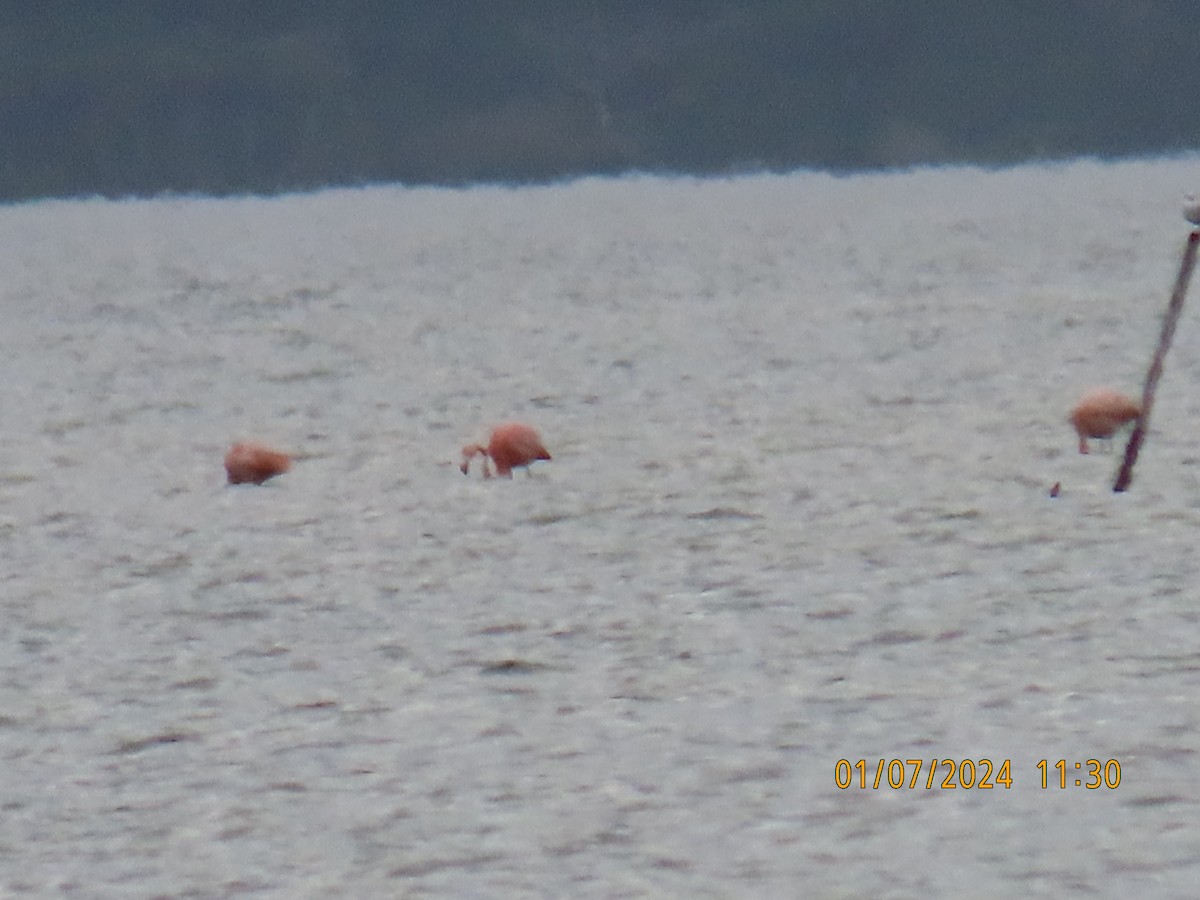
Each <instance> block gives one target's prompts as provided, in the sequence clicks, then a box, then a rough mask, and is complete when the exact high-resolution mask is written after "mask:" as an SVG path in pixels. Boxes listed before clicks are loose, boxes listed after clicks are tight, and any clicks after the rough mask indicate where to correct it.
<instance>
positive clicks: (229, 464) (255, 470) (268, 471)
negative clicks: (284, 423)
mask: <svg viewBox="0 0 1200 900" xmlns="http://www.w3.org/2000/svg"><path fill="white" fill-rule="evenodd" d="M291 467H292V458H291V457H290V456H288V455H287V454H286V453H281V452H279V451H278V450H272V449H271V448H270V447H266V446H264V445H263V444H259V443H256V442H254V441H245V442H242V443H239V444H234V445H233V446H232V447H230V448H229V452H228V453H226V454H225V474H226V475H228V476H229V483H230V484H246V483H250V484H262V483H263V482H264V481H266V480H267V479H268V478H274V477H275V476H276V475H282V474H283V473H284V472H286V471H287V470H288V469H290V468H291Z"/></svg>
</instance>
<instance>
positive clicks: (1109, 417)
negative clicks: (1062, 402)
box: [1070, 388, 1142, 453]
mask: <svg viewBox="0 0 1200 900" xmlns="http://www.w3.org/2000/svg"><path fill="white" fill-rule="evenodd" d="M1141 413H1142V408H1141V406H1140V405H1139V404H1138V403H1137V401H1135V400H1133V399H1131V398H1129V397H1126V396H1125V395H1124V394H1122V393H1119V392H1117V391H1114V390H1112V389H1111V388H1095V389H1093V390H1090V391H1088V392H1087V393H1086V394H1084V395H1083V397H1082V398H1081V399H1080V401H1079V402H1078V403H1077V404H1075V408H1074V409H1073V410H1071V418H1070V422H1071V424H1072V425H1073V426H1074V427H1075V433H1076V434H1077V435H1079V452H1080V453H1087V452H1088V445H1087V442H1088V438H1096V439H1100V440H1107V439H1108V438H1111V437H1112V436H1113V435H1114V434H1116V433H1117V432H1118V431H1120V430H1121V429H1122V428H1123V427H1124V426H1126V425H1128V424H1129V423H1130V422H1132V421H1133V420H1134V419H1136V418H1137V417H1138V416H1140V415H1141Z"/></svg>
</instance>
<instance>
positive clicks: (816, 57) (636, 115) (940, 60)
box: [0, 0, 1200, 200]
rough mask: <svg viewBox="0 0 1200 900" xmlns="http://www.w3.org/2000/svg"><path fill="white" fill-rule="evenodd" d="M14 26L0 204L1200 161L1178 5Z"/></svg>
mask: <svg viewBox="0 0 1200 900" xmlns="http://www.w3.org/2000/svg"><path fill="white" fill-rule="evenodd" d="M3 8H4V10H5V13H4V15H3V16H0V199H3V200H15V199H24V198H33V197H44V196H77V195H86V194H96V193H98V194H104V195H109V196H121V195H126V194H155V193H160V192H166V191H173V192H204V193H216V194H223V193H240V192H247V191H249V192H265V193H271V192H276V191H281V190H294V189H300V188H308V187H315V186H324V185H348V184H361V183H370V182H380V181H384V182H390V181H401V182H406V183H442V184H447V183H448V184H458V183H466V182H476V181H517V182H524V181H544V180H551V179H556V178H562V177H569V176H574V175H581V174H594V173H615V172H625V171H631V170H641V171H653V172H688V173H726V172H731V171H746V170H755V169H763V168H765V169H776V170H778V169H792V168H798V167H814V168H825V169H833V170H837V171H847V170H857V169H863V168H876V167H892V166H903V165H910V164H913V163H938V162H975V163H999V164H1003V163H1009V162H1016V161H1019V160H1028V159H1044V158H1061V157H1071V156H1079V155H1097V156H1104V157H1110V156H1137V155H1146V154H1158V153H1175V152H1178V151H1186V150H1192V149H1195V148H1196V147H1197V146H1200V103H1198V102H1197V101H1198V98H1200V53H1198V52H1197V45H1196V35H1197V33H1198V29H1197V26H1198V25H1200V9H1198V8H1197V7H1196V5H1195V4H1194V3H1193V2H1189V0H1086V2H1083V0H1079V2H1076V0H1054V2H1044V0H1038V2H1029V0H1024V2H1022V0H1001V2H991V3H986V4H984V3H970V4H964V3H958V2H934V0H915V2H906V3H870V2H865V0H829V2H825V0H806V2H782V0H749V2H747V0H655V2H621V0H613V2H598V0H565V2H564V0H555V2H546V0H524V2H520V3H495V2H482V0H481V2H455V0H436V2H433V0H428V2H411V0H410V2H384V0H377V2H372V0H324V2H319V3H310V2H271V0H266V2H255V3H204V4H173V3H172V4H166V3H161V4H154V3H133V2H112V3H104V4H75V3H61V2H48V3H47V2H6V3H4V4H3Z"/></svg>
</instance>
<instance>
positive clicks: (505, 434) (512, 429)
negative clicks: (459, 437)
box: [460, 422, 550, 478]
mask: <svg viewBox="0 0 1200 900" xmlns="http://www.w3.org/2000/svg"><path fill="white" fill-rule="evenodd" d="M462 454H463V461H462V466H461V467H460V468H461V469H462V472H463V474H464V475H466V474H467V473H468V472H469V470H470V466H471V460H472V459H473V458H474V457H476V456H482V457H483V477H484V478H491V477H492V473H491V470H490V469H489V468H488V463H487V461H488V459H489V458H490V459H491V460H492V462H494V463H495V464H496V474H497V475H499V476H501V477H502V478H512V470H513V469H517V468H520V467H522V466H528V465H529V464H530V463H532V462H534V461H535V460H539V459H550V454H549V453H548V452H547V451H546V448H545V447H544V446H542V439H541V438H540V437H538V433H537V432H536V431H534V430H533V429H532V428H530V427H529V426H528V425H525V424H523V423H521V422H505V423H503V424H501V425H497V426H496V427H495V428H493V429H492V437H491V440H489V441H488V445H487V446H486V447H485V446H483V445H482V444H468V445H467V446H465V447H463V451H462Z"/></svg>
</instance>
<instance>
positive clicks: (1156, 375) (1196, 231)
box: [1113, 210, 1200, 493]
mask: <svg viewBox="0 0 1200 900" xmlns="http://www.w3.org/2000/svg"><path fill="white" fill-rule="evenodd" d="M1187 215H1188V221H1190V222H1192V224H1193V225H1196V226H1200V222H1197V221H1195V220H1196V219H1200V215H1197V214H1196V211H1193V210H1188V214H1187ZM1198 244H1200V228H1193V229H1192V233H1191V234H1190V235H1188V240H1187V246H1185V247H1184V248H1183V258H1182V259H1181V260H1180V262H1179V276H1178V277H1177V278H1176V279H1175V288H1174V290H1172V291H1171V302H1170V303H1168V304H1167V314H1166V315H1165V316H1164V317H1163V323H1162V333H1161V334H1160V335H1159V336H1158V347H1157V348H1156V349H1155V351H1154V359H1153V360H1151V362H1150V369H1149V370H1148V371H1147V372H1146V382H1145V384H1143V385H1142V411H1141V414H1140V415H1139V416H1138V417H1137V423H1136V424H1135V425H1134V426H1133V433H1132V434H1131V435H1129V443H1128V444H1126V445H1125V459H1124V460H1122V462H1121V469H1120V471H1119V472H1117V480H1116V481H1115V482H1114V483H1113V490H1114V491H1116V492H1117V493H1120V492H1122V491H1124V490H1127V489H1128V488H1129V484H1130V482H1131V481H1133V464H1134V463H1136V462H1137V455H1138V450H1140V449H1141V447H1142V441H1143V440H1145V438H1146V429H1147V428H1149V427H1150V410H1151V409H1153V407H1154V391H1155V389H1156V388H1157V387H1158V380H1159V379H1160V378H1162V371H1163V360H1164V359H1165V358H1166V356H1167V351H1168V350H1169V349H1171V339H1172V338H1173V337H1174V336H1175V326H1176V324H1178V322H1179V314H1180V313H1181V312H1183V298H1184V297H1186V296H1187V289H1188V283H1189V282H1190V281H1191V280H1192V270H1193V269H1194V268H1196V248H1197V245H1198Z"/></svg>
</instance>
